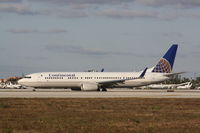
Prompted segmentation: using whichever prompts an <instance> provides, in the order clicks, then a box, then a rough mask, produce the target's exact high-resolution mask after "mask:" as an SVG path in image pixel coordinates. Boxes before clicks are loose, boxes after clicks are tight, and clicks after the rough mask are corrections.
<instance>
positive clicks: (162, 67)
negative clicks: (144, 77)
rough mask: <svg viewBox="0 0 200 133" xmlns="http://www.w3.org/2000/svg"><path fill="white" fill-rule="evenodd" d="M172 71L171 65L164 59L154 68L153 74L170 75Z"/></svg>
mask: <svg viewBox="0 0 200 133" xmlns="http://www.w3.org/2000/svg"><path fill="white" fill-rule="evenodd" d="M171 71H172V68H171V65H170V63H169V62H168V61H167V60H166V59H164V58H162V59H160V61H159V62H158V64H157V65H156V66H155V67H154V69H153V71H152V72H158V73H170V72H171Z"/></svg>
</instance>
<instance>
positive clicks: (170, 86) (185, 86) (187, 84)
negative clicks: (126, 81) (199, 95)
mask: <svg viewBox="0 0 200 133" xmlns="http://www.w3.org/2000/svg"><path fill="white" fill-rule="evenodd" d="M191 87H192V83H191V82H185V83H181V84H152V85H148V86H146V87H145V88H150V89H175V88H177V89H189V88H191Z"/></svg>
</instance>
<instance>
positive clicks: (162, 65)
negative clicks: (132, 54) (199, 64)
mask: <svg viewBox="0 0 200 133" xmlns="http://www.w3.org/2000/svg"><path fill="white" fill-rule="evenodd" d="M177 48H178V45H177V44H173V45H172V46H171V47H170V49H169V50H168V51H167V53H166V54H165V55H164V56H163V57H162V58H161V59H160V61H159V62H158V64H157V65H156V66H155V67H154V68H153V70H152V72H157V73H171V72H172V69H173V65H174V60H175V57H176V51H177Z"/></svg>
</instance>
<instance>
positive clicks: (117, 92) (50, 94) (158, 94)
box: [0, 89, 200, 98]
mask: <svg viewBox="0 0 200 133" xmlns="http://www.w3.org/2000/svg"><path fill="white" fill-rule="evenodd" d="M0 98H200V90H175V91H174V92H167V90H132V89H108V91H107V92H84V91H71V90H66V89H38V90H36V91H33V90H32V89H0Z"/></svg>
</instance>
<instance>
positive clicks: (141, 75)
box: [139, 67, 148, 78]
mask: <svg viewBox="0 0 200 133" xmlns="http://www.w3.org/2000/svg"><path fill="white" fill-rule="evenodd" d="M147 69H148V67H146V68H145V69H144V71H143V72H142V73H141V74H140V76H139V78H144V76H145V74H146V72H147Z"/></svg>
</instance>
